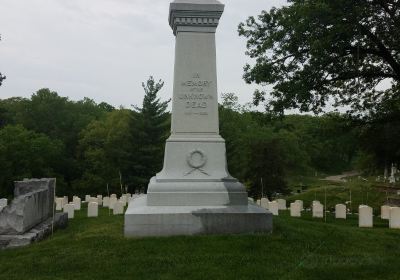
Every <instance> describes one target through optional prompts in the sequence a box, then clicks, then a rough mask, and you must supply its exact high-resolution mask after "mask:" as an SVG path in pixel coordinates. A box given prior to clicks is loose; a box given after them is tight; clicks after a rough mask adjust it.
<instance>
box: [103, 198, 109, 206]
mask: <svg viewBox="0 0 400 280" xmlns="http://www.w3.org/2000/svg"><path fill="white" fill-rule="evenodd" d="M109 206H110V198H109V197H108V196H105V197H103V207H109Z"/></svg>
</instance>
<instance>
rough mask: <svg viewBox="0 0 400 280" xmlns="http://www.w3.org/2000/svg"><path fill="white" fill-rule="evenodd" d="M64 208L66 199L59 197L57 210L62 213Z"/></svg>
mask: <svg viewBox="0 0 400 280" xmlns="http://www.w3.org/2000/svg"><path fill="white" fill-rule="evenodd" d="M63 208H64V198H63V197H57V198H56V210H57V211H62V210H63Z"/></svg>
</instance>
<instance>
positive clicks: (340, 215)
mask: <svg viewBox="0 0 400 280" xmlns="http://www.w3.org/2000/svg"><path fill="white" fill-rule="evenodd" d="M335 217H336V219H346V218H347V207H346V205H344V204H336V206H335Z"/></svg>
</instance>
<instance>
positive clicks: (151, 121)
mask: <svg viewBox="0 0 400 280" xmlns="http://www.w3.org/2000/svg"><path fill="white" fill-rule="evenodd" d="M142 86H143V89H144V91H145V96H144V99H143V105H142V108H138V107H135V109H136V110H135V111H134V112H133V114H132V115H133V120H132V130H131V131H132V134H133V135H132V136H133V137H132V138H133V158H132V162H133V172H132V173H133V178H132V181H133V183H134V187H135V188H141V189H145V191H147V185H148V183H149V180H150V178H151V177H152V176H154V175H155V174H156V173H157V172H159V171H160V170H161V168H162V164H163V155H164V144H165V140H166V138H167V137H168V130H169V120H170V117H169V113H168V112H167V111H166V110H167V107H168V103H169V100H168V101H164V102H162V101H161V100H160V98H159V97H158V96H157V94H158V93H159V91H160V90H161V89H162V87H163V86H164V82H163V81H162V80H159V81H158V82H156V81H155V80H154V78H153V77H152V76H150V78H149V79H148V80H147V82H146V83H143V84H142Z"/></svg>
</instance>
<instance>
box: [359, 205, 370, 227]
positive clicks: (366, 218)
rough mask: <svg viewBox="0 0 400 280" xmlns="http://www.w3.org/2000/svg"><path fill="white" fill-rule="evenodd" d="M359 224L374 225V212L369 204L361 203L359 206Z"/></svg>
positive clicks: (362, 225) (363, 225)
mask: <svg viewBox="0 0 400 280" xmlns="http://www.w3.org/2000/svg"><path fill="white" fill-rule="evenodd" d="M358 226H359V227H373V226H374V221H373V213H372V208H371V207H369V206H367V205H360V206H359V207H358Z"/></svg>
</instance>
